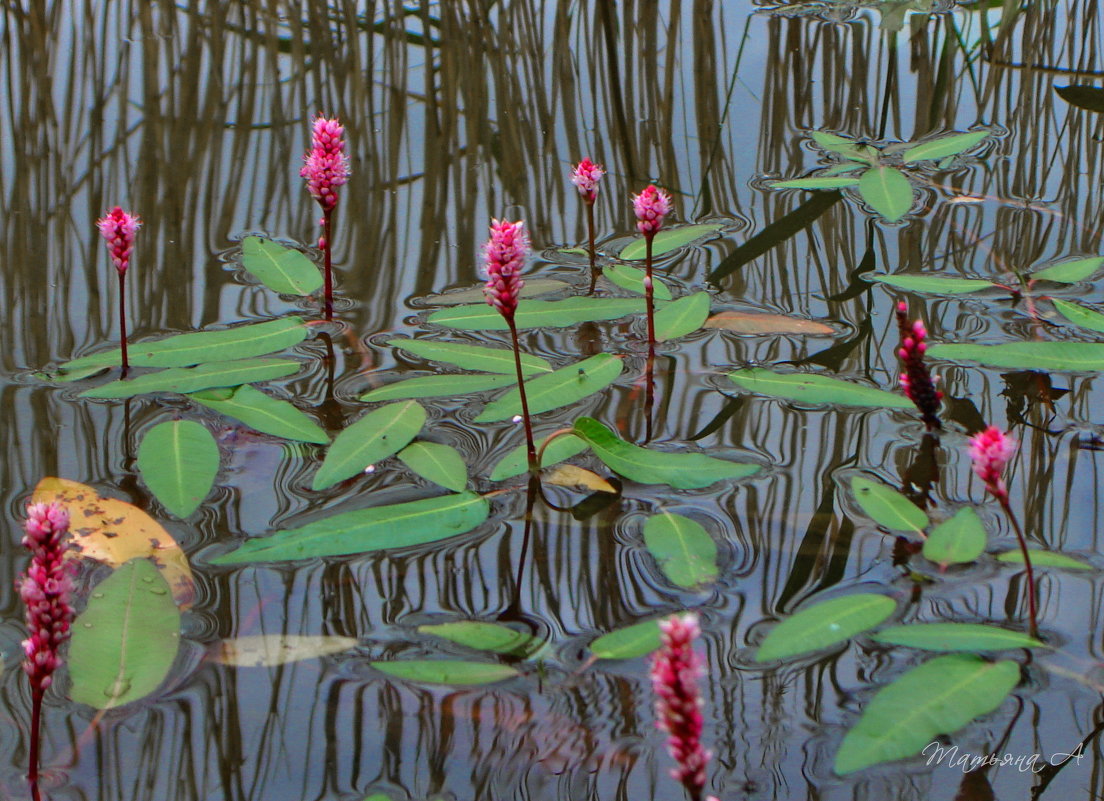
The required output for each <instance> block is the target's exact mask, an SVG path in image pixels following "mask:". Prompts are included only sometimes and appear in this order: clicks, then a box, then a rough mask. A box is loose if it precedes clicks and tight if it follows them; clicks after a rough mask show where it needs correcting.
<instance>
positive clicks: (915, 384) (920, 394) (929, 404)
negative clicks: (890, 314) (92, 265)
mask: <svg viewBox="0 0 1104 801" xmlns="http://www.w3.org/2000/svg"><path fill="white" fill-rule="evenodd" d="M897 328H898V330H899V331H900V332H901V347H900V348H898V349H897V356H898V357H900V359H901V362H902V363H903V364H904V366H905V371H904V373H903V374H902V375H901V389H903V390H904V391H905V395H906V396H907V397H908V399H909V400H910V401H912V402H913V403H914V404H915V405H916V408H917V409H918V410H919V411H920V419H921V420H923V421H924V425H926V426H927V427H928V431H934V430H936V429H939V428H942V427H943V426H942V424H941V423H940V422H939V402H940V401H941V400H942V399H943V393H942V392H940V391H939V390H937V389H936V388H935V380H934V379H933V378H932V374H931V371H930V370H929V369H928V365H927V363H926V362H925V361H924V354H925V353H926V352H927V349H928V344H927V342H926V341H925V340H926V339H927V336H928V331H927V329H926V328H924V324H923V323H922V322H920V321H919V320H915V321H913V322H912V323H910V322H909V321H908V304H907V303H905V302H904V301H903V300H902V301H901V302H899V303H898V304H897Z"/></svg>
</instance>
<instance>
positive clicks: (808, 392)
mask: <svg viewBox="0 0 1104 801" xmlns="http://www.w3.org/2000/svg"><path fill="white" fill-rule="evenodd" d="M728 377H729V379H730V380H731V381H732V382H733V383H734V384H736V385H738V386H740V387H743V388H744V389H746V390H747V391H749V392H754V393H756V394H759V395H767V396H770V397H772V398H787V399H789V400H795V401H801V402H803V403H817V404H820V403H834V404H839V405H842V406H880V407H885V408H888V409H909V408H912V401H910V400H909V399H908V398H906V397H903V396H901V395H895V394H894V393H892V392H886V391H885V390H884V389H877V388H876V387H868V386H866V385H864V384H856V383H855V382H853V381H844V380H843V379H842V378H833V377H832V376H827V375H821V374H819V373H776V372H774V371H773V370H767V369H766V368H763V367H749V368H747V369H745V370H738V371H737V372H735V373H729V374H728Z"/></svg>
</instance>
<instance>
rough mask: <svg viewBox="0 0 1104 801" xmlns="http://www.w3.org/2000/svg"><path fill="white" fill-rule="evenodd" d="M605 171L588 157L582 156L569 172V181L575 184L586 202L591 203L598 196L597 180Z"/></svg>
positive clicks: (600, 178)
mask: <svg viewBox="0 0 1104 801" xmlns="http://www.w3.org/2000/svg"><path fill="white" fill-rule="evenodd" d="M605 174H606V171H605V170H603V169H602V167H601V166H600V165H598V164H595V163H594V162H593V161H591V160H590V159H589V158H584V159H583V160H582V161H580V162H579V163H578V164H577V165H576V166H575V170H574V171H573V172H572V173H571V183H573V184H575V186H576V188H577V189H578V190H579V194H580V195H582V196H583V200H584V201H586V202H587V203H588V204H590V203H593V202H594V201H595V200H596V199H597V197H598V182H599V181H600V180H602V176H603V175H605Z"/></svg>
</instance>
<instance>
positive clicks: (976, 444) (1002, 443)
mask: <svg viewBox="0 0 1104 801" xmlns="http://www.w3.org/2000/svg"><path fill="white" fill-rule="evenodd" d="M1015 453H1016V440H1014V439H1012V437H1010V436H1008V435H1007V434H1005V433H1004V432H1003V431H1001V430H1000V429H999V428H997V427H996V426H989V427H988V428H987V429H985V430H984V431H982V432H981V433H980V434H976V435H974V436H973V437H971V438H970V459H971V460H972V461H973V463H974V473H976V474H977V477H978V478H980V479H981V480H982V481H984V482H985V488H986V489H987V490H989V492H990V493H991V494H992V495H993V496H994V497H996V498H997V499H999V500H1001V501H1007V500H1008V487H1007V485H1005V483H1004V479H1003V478H1001V473H1003V472H1004V468H1005V467H1007V466H1008V463H1009V462H1010V461H1011V460H1012V457H1013V455H1015Z"/></svg>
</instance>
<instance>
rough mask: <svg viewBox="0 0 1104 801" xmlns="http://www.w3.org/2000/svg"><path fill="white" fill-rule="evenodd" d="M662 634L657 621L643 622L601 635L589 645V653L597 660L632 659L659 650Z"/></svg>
mask: <svg viewBox="0 0 1104 801" xmlns="http://www.w3.org/2000/svg"><path fill="white" fill-rule="evenodd" d="M661 638H662V634H661V633H660V630H659V621H658V620H645V621H643V622H642V623H634V624H633V625H631V626H626V627H625V628H623V629H617V630H616V631H611V632H610V633H609V634H603V635H602V636H601V637H599V638H598V639H596V640H595V641H594V642H592V643H591V644H590V652H591V653H592V654H594V655H595V656H596V657H598V658H599V659H634V658H636V657H638V656H645V655H646V654H650V653H651V652H652V651H654V650H656V649H657V648H659V646H660V643H661Z"/></svg>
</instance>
